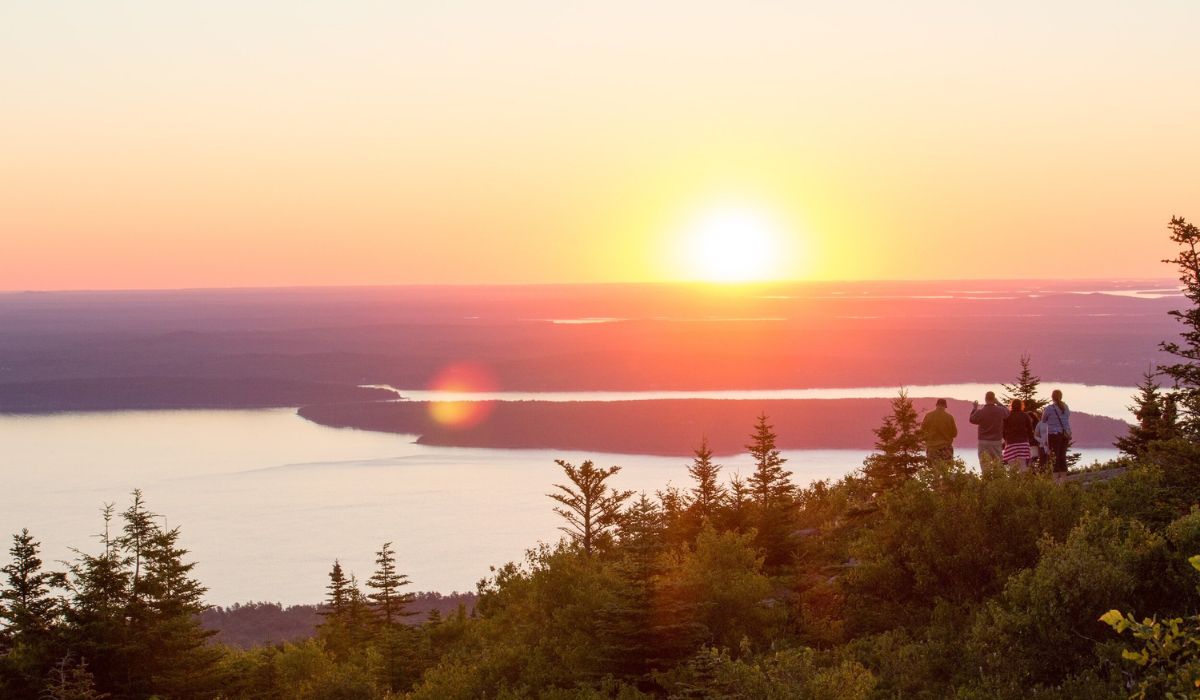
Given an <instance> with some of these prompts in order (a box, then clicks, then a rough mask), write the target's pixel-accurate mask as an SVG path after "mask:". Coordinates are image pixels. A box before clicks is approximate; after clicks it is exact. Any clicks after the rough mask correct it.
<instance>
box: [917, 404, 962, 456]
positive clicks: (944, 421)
mask: <svg viewBox="0 0 1200 700" xmlns="http://www.w3.org/2000/svg"><path fill="white" fill-rule="evenodd" d="M921 436H922V437H924V438H925V456H926V457H928V458H929V461H931V462H932V461H934V460H945V461H949V460H951V459H954V438H956V437H958V426H957V425H956V424H955V423H954V416H952V415H950V412H949V411H947V410H946V399H938V400H937V406H936V407H935V408H934V409H933V410H932V411H930V412H929V413H926V414H925V419H924V420H922V421H921Z"/></svg>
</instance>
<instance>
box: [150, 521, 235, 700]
mask: <svg viewBox="0 0 1200 700" xmlns="http://www.w3.org/2000/svg"><path fill="white" fill-rule="evenodd" d="M179 537H180V531H179V528H178V527H175V528H171V529H165V528H161V527H157V526H156V527H155V528H154V529H153V531H152V533H151V535H150V539H149V540H147V541H146V542H144V543H143V545H142V557H143V562H144V563H143V573H142V581H141V585H142V590H143V592H144V594H145V606H146V610H147V612H148V614H147V620H146V629H147V631H146V637H145V639H140V640H135V648H140V650H138V651H135V652H134V655H135V658H137V657H141V658H143V659H146V658H153V659H154V660H156V661H157V664H156V666H155V667H152V668H151V669H150V674H149V679H148V687H149V688H151V689H153V692H154V693H156V694H158V695H162V696H164V697H173V698H174V697H188V696H196V695H202V694H203V693H204V690H205V689H206V688H211V687H212V683H213V678H212V672H213V668H214V666H215V664H216V662H217V660H218V659H219V657H220V653H219V652H218V651H217V650H216V649H214V648H212V647H211V646H209V645H208V640H209V638H210V637H212V636H213V634H215V633H214V632H213V631H211V630H206V629H204V628H203V627H201V626H200V620H199V615H200V613H202V612H203V611H204V610H206V609H207V608H208V606H207V605H206V604H205V603H204V601H203V597H204V593H205V591H206V590H207V589H206V588H205V587H204V586H203V585H201V584H200V582H199V581H197V580H196V579H195V578H193V577H192V570H193V569H194V568H195V566H196V564H195V562H185V561H184V558H185V557H186V556H187V554H188V550H186V549H184V548H183V547H181V546H180V545H179Z"/></svg>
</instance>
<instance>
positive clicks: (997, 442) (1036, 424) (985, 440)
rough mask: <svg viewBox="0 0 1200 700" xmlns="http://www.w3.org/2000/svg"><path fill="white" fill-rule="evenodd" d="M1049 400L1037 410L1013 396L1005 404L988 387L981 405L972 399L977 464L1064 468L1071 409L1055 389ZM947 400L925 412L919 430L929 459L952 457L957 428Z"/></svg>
mask: <svg viewBox="0 0 1200 700" xmlns="http://www.w3.org/2000/svg"><path fill="white" fill-rule="evenodd" d="M1050 398H1051V401H1050V403H1048V404H1046V406H1045V407H1044V408H1042V409H1041V410H1038V409H1037V408H1036V407H1034V406H1026V405H1025V404H1024V403H1022V402H1021V400H1020V399H1013V401H1012V403H1011V405H1009V406H1004V405H1003V404H1001V403H1000V402H999V401H997V400H996V392H994V391H989V392H987V395H986V396H985V397H984V401H983V405H980V404H979V402H978V401H976V402H975V405H974V408H973V409H972V411H971V418H970V421H971V424H972V425H976V426H978V427H979V464H980V467H981V468H982V467H984V466H985V465H987V464H989V463H1001V462H1002V463H1004V464H1009V465H1012V466H1013V467H1015V468H1017V469H1020V470H1023V471H1024V470H1030V469H1036V470H1039V471H1044V470H1045V469H1046V467H1047V466H1051V468H1052V470H1053V472H1054V473H1056V474H1060V473H1066V471H1067V447H1068V446H1069V445H1070V444H1071V409H1070V408H1068V407H1067V404H1065V403H1063V400H1062V399H1063V394H1062V392H1061V391H1059V390H1058V389H1055V390H1054V391H1053V392H1052V393H1051V394H1050ZM946 407H947V402H946V399H938V400H937V406H936V407H935V408H934V410H932V411H930V412H929V413H928V414H926V415H925V419H924V420H923V421H922V423H921V433H922V436H923V437H924V438H925V454H926V456H928V457H929V459H930V460H936V459H942V460H949V459H953V458H954V438H956V437H958V426H957V424H955V422H954V416H952V415H950V412H949V411H947V410H946Z"/></svg>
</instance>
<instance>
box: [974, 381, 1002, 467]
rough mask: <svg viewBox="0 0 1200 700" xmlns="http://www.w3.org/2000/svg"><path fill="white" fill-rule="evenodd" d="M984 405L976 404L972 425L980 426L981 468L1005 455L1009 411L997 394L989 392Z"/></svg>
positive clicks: (984, 398)
mask: <svg viewBox="0 0 1200 700" xmlns="http://www.w3.org/2000/svg"><path fill="white" fill-rule="evenodd" d="M983 402H984V403H983V405H982V406H980V405H979V402H978V401H976V402H975V408H974V410H972V411H971V423H972V424H973V425H978V426H979V468H980V470H982V469H983V467H984V462H985V461H987V460H992V461H999V460H1000V458H1001V457H1002V456H1003V454H1004V419H1005V418H1008V409H1007V408H1005V407H1003V406H1001V405H1000V404H999V402H997V401H996V392H994V391H989V392H988V393H987V394H986V395H985V396H984V397H983ZM985 458H986V459H985Z"/></svg>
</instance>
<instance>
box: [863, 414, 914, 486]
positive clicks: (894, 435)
mask: <svg viewBox="0 0 1200 700" xmlns="http://www.w3.org/2000/svg"><path fill="white" fill-rule="evenodd" d="M874 432H875V454H873V455H871V456H870V457H867V459H866V460H865V461H864V462H863V472H864V473H865V475H866V477H867V478H868V479H869V480H870V482H871V485H872V486H873V487H874V488H875V490H876V491H877V492H879V491H886V490H889V489H892V488H895V487H896V486H897V485H898V484H900V483H901V482H903V481H904V480H905V479H909V478H911V477H912V476H913V475H914V474H916V473H917V470H918V469H920V467H921V465H923V464H924V463H925V461H926V460H925V455H924V453H923V448H922V439H921V424H920V422H919V421H918V420H917V410H916V409H915V408H914V407H913V403H912V399H910V398H908V393H907V392H906V391H904V390H901V391H900V395H899V396H897V397H896V398H894V399H892V412H891V414H890V415H888V416H885V417H884V419H883V424H882V425H880V426H879V427H878V428H876V429H875V431H874Z"/></svg>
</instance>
